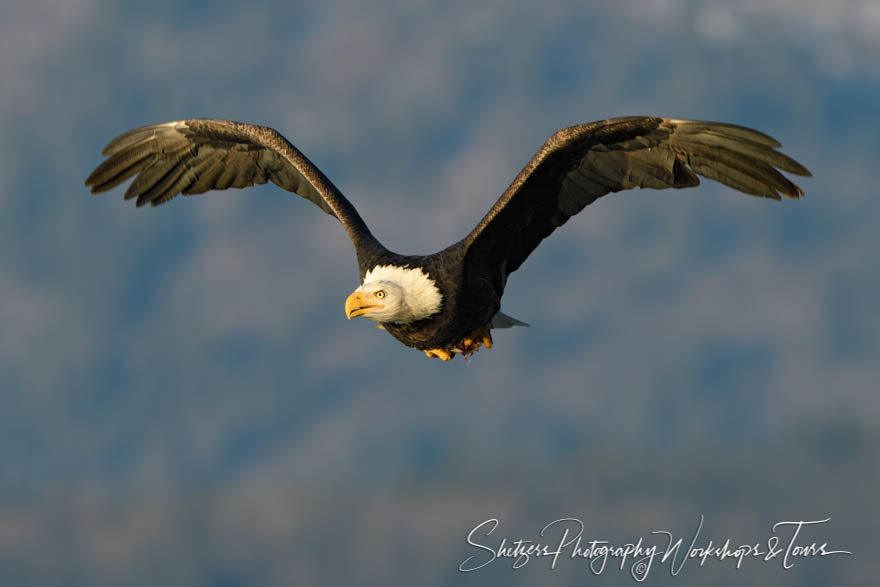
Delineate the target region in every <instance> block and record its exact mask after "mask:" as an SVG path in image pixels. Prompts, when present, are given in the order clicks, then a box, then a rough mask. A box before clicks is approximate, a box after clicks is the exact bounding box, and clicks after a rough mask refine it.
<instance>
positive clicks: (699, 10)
mask: <svg viewBox="0 0 880 587" xmlns="http://www.w3.org/2000/svg"><path fill="white" fill-rule="evenodd" d="M878 54H880V3H878V2H877V1H876V0H839V1H838V2H827V1H824V0H774V1H767V0H738V1H729V2H721V1H710V0H706V1H700V0H618V1H616V2H613V3H611V2H609V3H598V2H597V3H593V2H582V1H573V0H572V1H560V2H547V3H539V2H501V1H489V2H460V1H457V0H450V1H445V2H427V1H419V0H399V1H391V0H389V1H382V2H355V1H352V2H339V1H331V0H320V1H314V2H281V1H277V2H253V3H251V2H233V1H226V2H189V3H183V2H177V1H173V0H154V1H153V2H150V3H135V2H129V3H120V2H105V1H101V0H66V1H65V2H54V1H51V0H28V1H24V0H6V2H5V3H4V8H3V16H2V19H0V80H2V86H0V190H2V196H0V226H2V230H0V583H2V584H4V585H69V586H79V585H83V586H85V585H88V586H91V587H99V586H105V585H106V586H110V585H112V586H129V585H131V586H141V585H151V586H152V585H165V586H174V585H207V586H217V587H220V586H222V587H234V586H239V585H251V584H263V585H307V584H314V585H334V584H338V585H354V584H360V585H424V586H433V585H484V584H498V585H501V584H503V585H531V584H545V585H582V584H587V583H589V584H603V585H616V584H630V583H631V581H632V580H631V579H630V578H629V577H628V575H627V574H626V572H625V571H624V572H621V571H620V570H618V569H616V568H609V569H606V571H605V572H604V573H603V574H602V575H600V576H593V575H591V574H590V573H589V572H588V570H587V567H586V564H585V563H584V562H582V561H568V560H566V561H560V564H558V565H557V567H556V569H555V570H550V568H549V563H548V562H547V561H546V560H537V561H532V562H531V563H529V564H528V565H526V566H525V567H524V568H522V569H519V570H515V571H514V570H512V569H511V561H509V560H504V561H497V562H495V563H493V564H491V565H489V566H488V567H486V568H484V569H482V570H480V571H478V572H473V573H467V574H463V573H460V572H459V571H458V570H457V568H458V566H459V564H461V562H462V561H463V560H465V558H467V557H468V556H471V555H477V556H480V555H482V554H484V553H483V552H481V551H479V550H476V549H474V548H473V547H470V546H468V545H467V543H466V541H465V538H466V535H467V533H468V532H469V531H470V530H471V529H472V528H473V527H474V526H476V525H477V524H479V523H480V522H483V521H484V520H487V519H490V518H498V519H499V520H500V526H499V528H498V530H497V531H496V532H495V533H494V534H493V536H492V537H490V538H487V539H485V542H484V543H485V544H493V545H497V542H498V541H500V539H501V537H508V538H509V539H516V538H518V537H522V538H531V539H536V538H538V536H537V535H538V532H539V531H540V529H541V527H542V526H544V524H546V523H548V522H550V521H553V520H555V519H558V518H562V517H567V516H571V517H576V518H579V519H581V520H583V521H584V524H585V525H586V532H585V533H586V536H587V537H589V538H597V539H607V540H611V541H613V542H616V543H623V542H627V541H632V540H637V539H638V538H639V537H643V538H644V539H645V540H648V541H650V540H651V539H652V538H651V535H650V532H651V531H652V530H669V531H671V532H673V533H675V534H676V535H677V536H682V537H685V538H686V540H687V541H689V539H690V536H691V535H692V534H693V532H694V530H695V529H696V526H697V523H698V521H699V516H700V515H701V514H702V515H705V517H706V518H705V520H706V521H705V523H704V526H703V534H702V536H703V537H705V539H709V538H712V539H714V540H715V541H716V543H717V541H718V540H719V539H720V540H722V541H723V539H724V538H730V539H731V540H732V541H733V542H734V543H737V544H739V543H753V542H758V541H762V542H763V541H766V539H767V538H768V537H769V536H770V535H771V533H770V526H771V525H772V524H773V523H774V522H777V521H783V520H801V519H802V520H818V519H825V518H831V521H830V522H829V523H827V524H825V525H824V526H822V527H820V528H817V529H815V530H810V531H809V532H806V533H805V536H804V540H803V542H804V543H810V542H813V541H817V542H819V543H821V542H825V541H828V542H829V545H830V547H832V548H840V549H844V550H850V551H853V552H854V555H853V556H832V557H826V558H814V559H809V560H803V561H799V562H798V563H797V564H796V565H795V567H794V568H793V569H790V570H783V569H782V568H781V565H780V564H779V563H778V561H771V562H767V563H764V562H759V561H746V562H745V563H744V565H743V568H741V569H739V570H736V569H734V565H733V564H732V563H730V561H726V562H724V563H719V562H717V561H708V562H707V563H706V565H705V566H703V567H702V568H700V567H699V566H697V565H696V564H693V563H690V564H688V565H687V566H686V567H685V568H684V570H682V572H680V573H679V574H678V575H677V576H675V577H672V576H671V574H670V572H669V565H668V564H667V565H663V566H660V567H657V568H655V569H654V570H653V571H652V573H651V575H650V576H649V578H648V581H647V582H648V583H649V584H658V585H659V584H663V585H706V584H714V585H744V584H763V585H770V584H773V585H868V584H876V583H874V581H875V580H876V579H877V567H876V564H875V563H873V562H872V558H873V556H874V553H876V552H877V551H878V550H880V538H878V536H880V532H878V530H880V520H878V518H880V515H878V511H877V501H876V492H877V487H878V481H880V475H878V472H877V463H878V457H880V432H878V422H880V399H878V393H877V391H878V387H880V386H878V383H880V311H878V305H877V300H878V299H880V273H878V268H880V263H878V259H877V254H878V245H880V236H878V231H877V226H878V219H880V198H878V194H877V188H876V186H875V177H876V170H877V166H878V163H880V146H878V142H877V134H878V127H880V108H878V106H880V60H878V59H877V55H878ZM630 114H657V115H665V116H676V117H682V118H697V119H709V120H721V121H728V122H734V123H739V124H743V125H747V126H751V127H755V128H758V129H760V130H763V131H765V132H767V133H769V134H771V135H772V136H775V137H776V138H778V139H779V140H781V141H782V142H783V143H784V145H785V151H786V152H787V153H789V154H791V155H792V156H794V157H795V158H796V159H798V160H799V161H801V162H803V163H804V164H805V165H806V166H807V167H808V168H810V169H811V170H812V171H813V173H814V175H815V177H814V178H812V179H804V180H803V181H799V183H800V184H801V185H802V186H803V187H804V188H805V190H806V192H807V196H806V198H805V199H804V200H802V201H798V202H791V201H786V202H782V203H776V202H771V201H767V200H761V199H758V198H750V197H747V196H743V195H741V194H738V193H735V192H733V191H731V190H728V189H726V188H722V187H721V186H718V185H717V184H714V183H711V182H705V183H704V185H703V186H702V187H700V188H699V189H694V190H686V191H679V192H674V193H673V192H671V191H665V192H655V191H632V192H626V193H622V194H618V195H614V196H609V197H606V198H604V199H602V200H601V201H599V202H597V203H596V204H594V205H592V206H590V207H589V208H587V209H586V210H585V211H584V212H583V213H582V214H581V215H580V216H578V217H576V218H574V219H573V220H572V221H570V222H569V223H568V224H567V225H566V226H565V227H563V228H562V229H560V230H558V231H557V232H556V233H555V234H554V235H553V237H552V238H550V239H549V240H548V241H545V242H544V244H543V245H542V246H541V247H540V248H539V249H538V250H537V251H536V253H535V254H533V255H532V257H531V258H530V259H529V261H528V262H527V263H526V264H525V265H524V266H523V267H522V268H521V269H520V270H519V271H518V272H517V273H515V274H514V275H513V277H512V278H511V280H510V282H509V285H508V293H507V294H506V296H505V300H504V309H505V311H506V312H508V313H509V314H511V315H513V316H516V317H518V318H520V319H522V320H525V321H527V322H530V323H531V324H532V326H531V328H528V329H525V328H523V329H514V330H510V331H504V332H500V333H498V334H497V335H496V337H495V341H496V346H495V348H493V349H492V350H490V351H481V352H480V353H478V354H477V355H475V357H474V358H473V359H472V360H471V361H469V362H467V361H464V360H456V361H454V362H452V363H441V362H439V361H432V360H428V359H426V358H425V357H424V356H423V355H421V354H420V353H416V352H413V351H412V350H409V349H406V348H404V347H403V346H401V345H400V344H398V343H397V342H396V341H395V340H394V339H392V338H391V337H389V336H388V335H386V334H385V333H383V332H380V331H377V330H376V329H375V328H373V326H372V324H371V323H369V322H368V321H366V320H361V321H357V320H356V321H352V322H349V321H347V320H345V317H344V314H343V309H342V306H343V302H344V299H345V297H346V295H347V294H348V293H349V292H350V291H351V290H352V289H353V288H354V287H356V285H357V271H356V264H355V261H354V255H353V249H352V246H351V244H350V242H349V241H348V239H347V238H346V235H345V233H344V231H343V230H342V229H341V228H340V227H339V226H338V224H337V223H336V221H335V220H333V219H332V218H330V217H329V216H327V215H325V214H323V213H321V212H320V211H319V210H317V209H316V208H315V207H314V206H313V205H311V204H310V203H308V202H306V201H305V200H302V199H300V198H297V197H295V196H290V195H287V194H285V193H283V192H281V191H279V190H277V189H276V188H274V186H268V187H259V188H252V189H249V190H247V191H237V190H230V191H227V192H223V193H213V194H207V195H203V196H198V197H193V198H185V199H184V198H178V199H176V200H174V201H173V202H171V203H169V204H167V205H165V206H162V207H160V208H156V209H141V210H137V209H135V207H134V206H133V204H132V203H131V202H124V201H122V193H123V190H122V189H118V190H116V191H114V192H112V193H110V194H109V195H106V196H101V197H93V196H90V195H89V194H88V192H87V190H86V189H85V188H84V187H83V185H82V182H83V179H84V178H85V177H86V175H87V174H88V173H89V172H90V171H91V170H92V169H93V168H94V167H95V166H96V165H97V164H98V163H99V162H100V161H101V157H100V155H99V153H100V150H101V148H102V147H103V146H104V145H105V144H106V143H107V142H108V141H109V140H110V139H111V138H113V137H114V136H116V135H117V134H120V133H121V132H123V131H125V130H128V129H129V128H132V127H135V126H140V125H143V124H149V123H156V122H162V121H167V120H175V119H181V118H188V117H195V116H211V117H223V118H231V119H237V120H244V121H249V122H256V123H261V124H266V125H269V126H272V127H275V128H277V129H279V130H280V131H281V132H282V133H284V134H285V135H286V136H287V137H288V138H289V139H290V140H291V141H292V142H293V143H294V144H296V145H297V146H299V147H300V148H301V149H302V150H303V151H304V152H305V153H306V154H307V155H308V156H309V157H310V158H311V159H312V160H313V161H314V162H315V163H316V164H317V165H319V166H320V167H321V168H322V169H323V170H324V171H325V172H326V173H327V175H328V176H330V177H331V178H332V179H333V180H334V182H335V183H336V184H337V185H338V186H339V187H340V189H342V191H343V192H344V193H345V194H347V196H348V197H349V198H350V199H351V200H352V201H353V202H354V203H355V205H356V206H357V208H358V210H359V211H360V212H361V214H362V215H363V217H364V218H365V220H366V221H367V223H368V224H369V225H370V226H371V228H372V229H373V232H374V233H375V234H376V235H378V236H379V237H380V239H381V240H382V241H383V242H384V244H386V245H387V246H388V247H389V248H391V249H392V250H395V251H398V252H401V253H428V252H433V251H435V250H439V249H440V248H443V247H444V246H446V245H447V244H449V243H451V242H453V241H455V240H458V239H459V238H461V237H462V236H464V235H465V234H466V233H467V232H468V231H469V230H470V229H471V227H472V226H473V225H474V224H475V223H476V222H477V220H478V219H479V218H480V217H481V216H482V215H483V214H484V213H485V211H486V210H487V209H488V208H489V206H491V204H492V203H493V202H494V200H495V198H496V197H497V196H498V195H499V194H500V193H501V192H502V191H503V190H504V188H505V187H506V186H507V184H508V183H509V182H510V181H511V180H512V179H513V177H514V176H515V175H516V173H517V172H518V171H519V169H520V168H521V167H522V166H523V165H524V164H525V162H526V161H527V160H528V159H529V158H530V157H531V156H532V154H533V153H534V152H535V150H536V149H537V148H538V147H539V145H540V144H541V143H542V142H543V141H544V140H545V139H546V138H547V137H548V136H549V135H550V134H551V133H552V132H554V131H555V130H556V129H558V128H561V127H564V126H568V125H571V124H576V123H579V122H587V121H591V120H596V119H600V118H606V117H611V116H619V115H630Z"/></svg>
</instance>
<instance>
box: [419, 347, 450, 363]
mask: <svg viewBox="0 0 880 587" xmlns="http://www.w3.org/2000/svg"><path fill="white" fill-rule="evenodd" d="M425 354H426V355H428V357H429V358H431V359H440V360H443V361H449V360H451V359H452V357H454V356H455V353H451V352H449V351H447V350H446V349H431V350H429V351H425Z"/></svg>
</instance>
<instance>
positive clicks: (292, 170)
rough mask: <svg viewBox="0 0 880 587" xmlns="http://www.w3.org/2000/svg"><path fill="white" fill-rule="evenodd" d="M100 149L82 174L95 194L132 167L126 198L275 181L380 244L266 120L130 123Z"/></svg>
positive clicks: (155, 201)
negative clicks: (257, 122) (103, 157)
mask: <svg viewBox="0 0 880 587" xmlns="http://www.w3.org/2000/svg"><path fill="white" fill-rule="evenodd" d="M102 154H103V155H106V156H108V157H109V158H108V159H107V160H106V161H104V162H103V163H102V164H101V165H100V166H98V168H97V169H95V171H93V172H92V174H91V175H89V177H88V179H86V185H87V186H91V188H92V193H94V194H97V193H101V192H106V191H107V190H110V189H112V188H114V187H116V186H117V185H119V184H120V183H122V182H124V181H125V180H127V179H129V178H130V177H132V176H134V175H137V177H135V179H134V181H132V182H131V185H129V186H128V190H127V191H126V192H125V199H126V200H128V199H132V198H137V205H138V206H143V205H144V204H147V203H150V204H151V205H153V206H158V205H159V204H163V203H165V202H167V201H168V200H170V199H172V198H173V197H174V196H176V195H177V194H183V195H186V196H188V195H193V194H202V193H204V192H207V191H209V190H225V189H227V188H231V187H233V188H245V187H249V186H252V185H254V184H264V183H266V182H267V181H272V183H274V184H275V185H277V186H279V187H280V188H282V189H285V190H287V191H289V192H293V193H295V194H297V195H300V196H302V197H303V198H306V199H307V200H310V201H311V202H313V203H314V204H315V205H317V206H318V207H319V208H321V209H322V210H323V211H324V212H326V213H327V214H330V215H331V216H335V217H336V218H338V219H339V221H340V222H341V223H342V225H343V226H344V227H345V229H346V230H347V231H348V233H349V236H351V238H352V240H353V241H354V242H355V246H356V247H357V246H359V244H373V243H374V244H375V245H377V246H378V243H376V241H375V239H374V238H373V237H372V235H371V234H370V231H369V230H368V229H367V227H366V225H365V224H364V221H363V220H362V219H361V217H360V216H359V215H358V213H357V210H355V208H354V206H352V205H351V202H349V201H348V200H347V199H346V198H345V196H343V195H342V193H341V192H340V191H339V190H338V189H337V188H336V186H334V185H333V184H332V183H331V182H330V180H329V179H327V177H326V176H325V175H324V174H323V173H322V172H321V170H320V169H318V168H317V167H315V165H314V164H313V163H312V162H311V161H309V160H308V159H307V158H306V157H305V155H303V154H302V153H301V152H300V151H299V150H298V149H297V148H296V147H294V146H293V145H291V144H290V143H289V142H288V141H287V139H285V138H284V137H283V136H281V134H279V133H278V132H277V131H275V130H273V129H271V128H267V127H264V126H256V125H253V124H245V123H242V122H234V121H232V120H219V119H214V118H195V119H192V120H178V121H174V122H166V123H163V124H154V125H150V126H144V127H141V128H136V129H134V130H131V131H129V132H127V133H125V134H123V135H120V136H119V137H117V138H115V139H113V141H111V142H110V144H109V145H107V146H106V147H105V148H104V151H103V152H102Z"/></svg>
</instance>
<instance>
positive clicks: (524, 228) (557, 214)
mask: <svg viewBox="0 0 880 587" xmlns="http://www.w3.org/2000/svg"><path fill="white" fill-rule="evenodd" d="M780 146H781V145H780V143H778V142H777V141H776V140H774V139H773V138H771V137H769V136H767V135H765V134H763V133H761V132H758V131H756V130H752V129H749V128H745V127H742V126H737V125H733V124H724V123H718V122H700V121H694V120H679V119H675V118H655V117H644V116H633V117H626V118H612V119H608V120H601V121H598V122H593V123H590V124H581V125H577V126H572V127H569V128H564V129H562V130H560V131H558V132H556V133H555V134H553V136H551V137H550V138H549V139H548V140H547V142H545V143H544V144H543V145H542V146H541V148H540V149H539V150H538V152H537V153H536V154H535V156H534V157H532V159H531V161H529V162H528V164H526V166H525V168H523V170H522V171H521V172H520V173H519V175H517V176H516V179H514V180H513V183H511V184H510V187H508V188H507V190H505V192H504V193H503V194H502V195H501V197H500V198H499V199H498V201H497V202H495V205H494V206H492V208H491V209H490V210H489V212H488V213H487V214H486V215H485V216H484V217H483V219H482V220H480V222H479V223H478V224H477V226H476V227H475V228H474V229H473V230H472V231H471V232H470V234H468V235H467V236H466V237H464V238H463V239H462V240H460V241H458V242H457V243H455V244H452V245H450V246H448V247H447V248H445V249H443V250H442V251H440V252H438V253H434V254H432V255H398V254H396V253H393V252H391V251H389V250H388V249H386V248H385V247H384V246H382V244H380V243H379V241H378V240H376V238H375V237H374V236H373V235H372V234H371V233H370V230H369V229H368V228H367V225H366V224H365V223H364V221H363V220H362V219H361V217H360V216H359V215H358V213H357V211H356V210H355V208H354V206H352V205H351V203H350V202H349V201H348V200H347V199H346V198H345V197H344V196H343V195H342V193H341V192H340V191H339V190H338V189H337V188H336V186H334V185H333V184H332V183H331V182H330V180H329V179H327V177H326V176H325V175H324V174H323V173H322V172H321V171H320V170H319V169H318V168H317V167H316V166H315V165H313V164H312V162H311V161H309V160H308V159H307V158H306V157H305V156H304V155H303V154H302V153H301V152H300V151H299V150H298V149H297V148H296V147H294V146H293V145H292V144H291V143H290V142H288V141H287V139H285V138H284V137H283V136H281V134H279V133H278V132H277V131H275V130H273V129H271V128H267V127H264V126H256V125H252V124H245V123H241V122H234V121H231V120H218V119H203V118H199V119H192V120H179V121H174V122H166V123H163V124H156V125H151V126H144V127H141V128H137V129H134V130H131V131H129V132H127V133H125V134H123V135H121V136H119V137H117V138H116V139H114V140H113V141H111V142H110V144H109V145H107V147H106V148H105V149H104V151H103V155H106V156H107V157H109V158H108V159H107V160H105V161H104V162H103V163H102V164H101V165H100V166H98V168H97V169H95V171H94V172H92V174H91V175H89V177H88V179H86V182H85V183H86V185H87V186H91V191H92V193H101V192H106V191H108V190H110V189H112V188H114V187H116V186H117V185H119V184H120V183H122V182H123V181H125V180H127V179H129V178H130V177H132V176H136V177H135V179H134V181H132V182H131V185H129V187H128V190H127V191H126V192H125V199H126V200H128V199H135V200H136V203H137V206H143V205H144V204H147V203H149V204H151V205H152V206H158V205H159V204H163V203H165V202H167V201H168V200H171V199H172V198H174V197H175V196H176V195H177V194H184V195H192V194H201V193H204V192H207V191H209V190H225V189H227V188H230V187H235V188H245V187H248V186H251V185H254V184H264V183H266V182H267V181H272V182H273V183H274V184H276V185H277V186H279V187H281V188H282V189H284V190H287V191H289V192H293V193H295V194H297V195H299V196H302V197H303V198H306V199H308V200H310V201H311V202H312V203H314V204H316V205H317V206H318V207H319V208H321V209H322V210H323V211H324V212H326V213H327V214H330V215H331V216H334V217H335V218H337V219H338V220H339V222H340V223H342V226H343V228H345V230H346V231H347V232H348V236H349V237H350V238H351V240H352V242H353V243H354V247H355V250H356V252H357V260H358V267H359V269H360V285H359V286H358V287H357V289H355V290H354V292H353V293H352V294H351V295H350V296H348V299H346V301H345V314H346V316H347V317H348V318H349V319H350V318H354V317H356V316H364V317H366V318H370V319H372V320H375V321H376V322H377V323H378V324H377V325H378V326H379V327H381V328H384V329H385V330H386V331H387V332H388V333H389V334H391V335H392V336H393V337H395V338H396V339H397V340H399V341H400V342H402V343H403V344H405V345H407V346H409V347H412V348H414V349H418V350H421V351H424V352H425V353H426V354H427V355H428V356H429V357H436V358H440V359H443V360H449V359H451V358H453V357H454V356H455V355H456V353H459V354H462V355H464V356H469V355H470V354H472V353H474V352H475V351H477V350H479V348H480V347H481V346H485V347H486V348H491V346H492V337H491V333H490V331H491V330H492V329H493V328H506V327H510V326H515V325H526V324H525V323H523V322H520V321H519V320H516V319H514V318H511V317H510V316H507V315H505V314H503V313H502V312H501V311H500V309H501V296H502V294H503V293H504V286H505V284H506V283H507V277H508V276H509V275H510V274H511V273H512V272H514V271H516V270H517V268H519V266H520V265H522V263H523V261H525V259H526V257H528V256H529V254H531V252H532V251H533V250H534V249H535V247H537V246H538V244H539V243H540V242H541V241H542V240H543V239H544V238H545V237H547V236H548V235H549V234H550V233H551V232H553V231H554V230H555V229H556V228H557V227H559V226H562V225H563V224H565V222H566V221H567V220H568V219H569V218H570V217H571V216H573V215H575V214H577V213H578V212H580V211H581V210H583V208H584V207H585V206H587V205H588V204H590V203H592V202H594V201H595V200H596V199H597V198H599V197H601V196H604V195H605V194H608V193H612V192H618V191H621V190H627V189H631V188H636V187H639V188H653V189H665V188H689V187H694V186H697V185H699V183H700V180H699V178H698V177H697V176H698V175H701V176H703V177H707V178H710V179H714V180H716V181H719V182H721V183H723V184H726V185H728V186H730V187H732V188H734V189H736V190H739V191H741V192H744V193H746V194H751V195H754V196H760V197H764V198H772V199H774V200H780V199H781V197H780V194H781V195H784V196H787V197H789V198H798V197H799V196H801V195H803V191H802V190H801V188H799V187H798V186H796V185H795V184H794V183H792V182H791V181H789V180H788V179H787V178H786V177H785V176H783V175H782V174H781V173H780V172H779V171H778V170H777V168H778V169H781V170H783V171H787V172H789V173H793V174H796V175H802V176H809V175H810V172H809V171H807V169H806V168H805V167H804V166H802V165H801V164H800V163H798V162H796V161H794V160H793V159H791V158H790V157H788V156H786V155H784V154H783V153H781V152H779V151H777V150H776V148H777V147H780Z"/></svg>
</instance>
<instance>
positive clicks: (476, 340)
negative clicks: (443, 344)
mask: <svg viewBox="0 0 880 587" xmlns="http://www.w3.org/2000/svg"><path fill="white" fill-rule="evenodd" d="M491 328H492V325H491V324H487V325H485V326H483V327H482V328H477V329H476V330H474V331H471V332H469V333H468V334H466V335H465V337H464V338H463V339H461V342H460V343H458V346H457V347H455V350H456V351H458V352H460V353H461V354H463V355H464V356H466V357H467V356H470V355H472V354H474V353H475V352H477V351H478V350H480V347H481V346H484V347H486V348H487V349H491V348H492V334H491V333H490V332H489V331H490V329H491Z"/></svg>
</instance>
